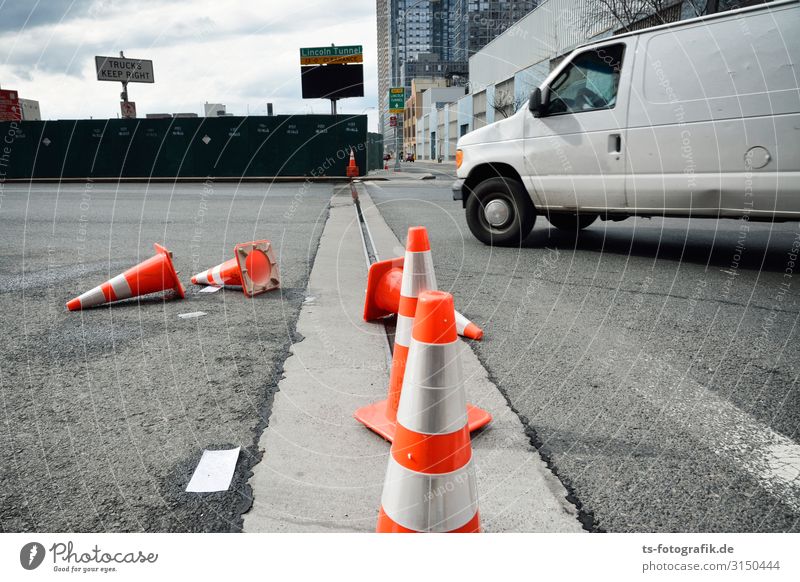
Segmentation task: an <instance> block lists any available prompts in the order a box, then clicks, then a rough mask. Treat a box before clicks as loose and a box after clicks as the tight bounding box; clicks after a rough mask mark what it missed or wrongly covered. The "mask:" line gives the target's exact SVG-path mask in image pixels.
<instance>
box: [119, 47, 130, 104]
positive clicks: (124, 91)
mask: <svg viewBox="0 0 800 582" xmlns="http://www.w3.org/2000/svg"><path fill="white" fill-rule="evenodd" d="M119 57H120V58H121V59H124V58H125V53H124V52H123V51H119ZM120 97H122V102H123V103H125V104H127V103H128V82H127V81H122V94H121V95H120ZM125 110H127V107H125Z"/></svg>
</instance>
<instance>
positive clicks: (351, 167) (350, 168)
mask: <svg viewBox="0 0 800 582" xmlns="http://www.w3.org/2000/svg"><path fill="white" fill-rule="evenodd" d="M358 174H359V171H358V166H356V156H355V154H354V153H353V148H350V162H349V163H348V164H347V177H348V178H357V177H358Z"/></svg>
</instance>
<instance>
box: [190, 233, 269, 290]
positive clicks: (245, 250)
mask: <svg viewBox="0 0 800 582" xmlns="http://www.w3.org/2000/svg"><path fill="white" fill-rule="evenodd" d="M280 279H281V275H280V272H279V270H278V262H277V261H276V260H275V251H273V250H272V243H270V242H269V241H268V240H255V241H252V242H246V243H240V244H238V245H236V246H235V247H233V258H232V259H228V260H227V261H225V262H224V263H220V264H219V265H217V266H216V267H213V268H211V269H206V270H205V271H203V272H202V273H197V275H195V276H194V277H192V283H194V284H195V285H219V286H224V285H235V286H241V288H242V291H243V292H244V294H245V295H247V296H248V297H252V296H253V295H258V294H259V293H263V292H264V291H271V290H272V289H277V288H278V287H279V286H280V283H281V280H280Z"/></svg>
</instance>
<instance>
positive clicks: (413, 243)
mask: <svg viewBox="0 0 800 582" xmlns="http://www.w3.org/2000/svg"><path fill="white" fill-rule="evenodd" d="M394 260H397V259H394ZM403 265H404V266H403V272H402V276H401V277H402V280H401V283H400V299H399V305H398V310H397V329H396V330H395V334H394V351H393V353H392V370H391V373H390V375H389V394H388V397H387V398H386V400H381V401H380V402H375V403H374V404H370V405H368V406H364V407H362V408H359V409H358V410H356V411H355V413H354V416H355V418H356V420H358V421H359V422H360V423H362V424H364V425H365V426H366V427H367V428H369V429H370V430H372V431H374V432H376V433H378V434H379V435H381V436H382V437H383V438H385V439H386V440H387V441H390V442H391V441H393V440H394V434H395V423H396V420H397V407H398V404H399V402H400V392H401V390H402V388H403V376H404V374H405V368H406V359H407V358H408V348H409V345H410V344H411V328H412V325H413V323H414V315H415V313H416V310H417V296H418V295H419V294H420V293H421V292H422V291H428V290H435V289H436V275H435V273H434V272H433V258H432V257H431V246H430V243H429V242H428V231H427V230H425V228H424V227H422V226H413V227H411V228H409V229H408V240H407V241H406V256H405V259H404V261H403ZM392 278H393V279H394V280H395V282H396V274H394V275H392ZM454 323H455V322H454ZM467 411H468V415H469V422H468V423H469V430H470V432H471V431H474V430H477V429H479V428H481V427H484V426H486V425H487V424H489V422H491V420H492V415H491V414H489V413H488V412H486V411H485V410H481V409H480V408H478V407H476V406H472V405H467Z"/></svg>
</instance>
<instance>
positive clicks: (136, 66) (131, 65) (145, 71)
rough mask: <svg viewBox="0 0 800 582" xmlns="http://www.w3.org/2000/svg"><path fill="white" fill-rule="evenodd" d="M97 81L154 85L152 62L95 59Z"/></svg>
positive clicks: (117, 58) (113, 58) (110, 58)
mask: <svg viewBox="0 0 800 582" xmlns="http://www.w3.org/2000/svg"><path fill="white" fill-rule="evenodd" d="M94 64H95V67H96V68H97V80H98V81H117V82H120V83H155V78H154V77H153V61H146V60H142V59H123V58H120V57H95V58H94Z"/></svg>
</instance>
